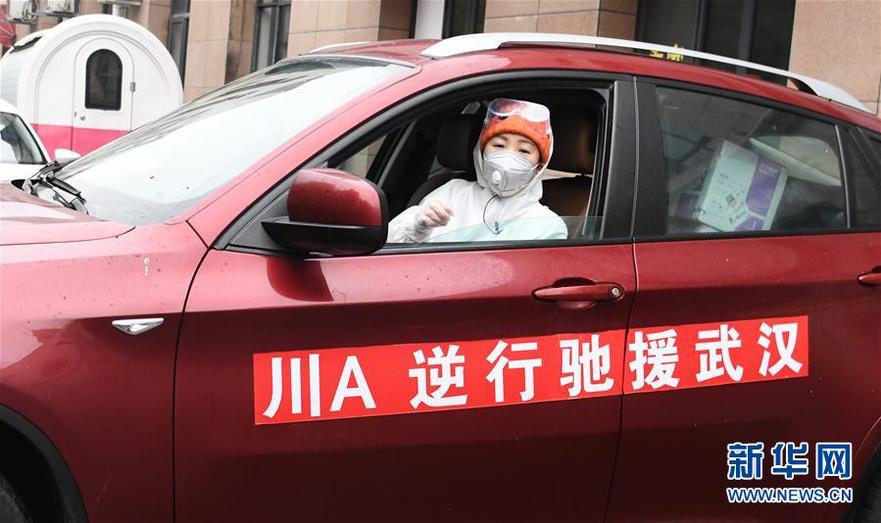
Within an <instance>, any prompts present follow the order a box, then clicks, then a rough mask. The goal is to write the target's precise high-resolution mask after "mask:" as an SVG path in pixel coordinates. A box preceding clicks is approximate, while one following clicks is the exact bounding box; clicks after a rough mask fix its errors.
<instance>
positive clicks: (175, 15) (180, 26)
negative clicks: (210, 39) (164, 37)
mask: <svg viewBox="0 0 881 523" xmlns="http://www.w3.org/2000/svg"><path fill="white" fill-rule="evenodd" d="M189 28H190V0H171V16H170V17H169V19H168V52H169V53H171V57H172V58H173V59H174V63H175V64H177V69H178V71H180V81H181V82H183V81H184V72H185V70H186V66H187V32H188V31H189Z"/></svg>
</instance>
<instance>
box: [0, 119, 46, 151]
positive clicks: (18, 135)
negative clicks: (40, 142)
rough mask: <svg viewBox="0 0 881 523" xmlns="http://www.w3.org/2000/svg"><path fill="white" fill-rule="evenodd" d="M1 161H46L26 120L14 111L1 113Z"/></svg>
mask: <svg viewBox="0 0 881 523" xmlns="http://www.w3.org/2000/svg"><path fill="white" fill-rule="evenodd" d="M0 163H23V164H40V163H45V161H44V160H43V153H41V152H40V148H39V147H38V146H37V144H36V142H35V141H34V139H33V137H32V136H31V133H30V132H29V131H28V129H27V127H25V124H24V122H23V121H22V120H21V118H20V117H18V116H17V115H15V114H12V113H0Z"/></svg>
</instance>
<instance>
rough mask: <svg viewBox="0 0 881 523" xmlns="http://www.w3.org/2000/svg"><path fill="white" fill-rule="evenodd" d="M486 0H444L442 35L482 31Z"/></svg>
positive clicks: (448, 35)
mask: <svg viewBox="0 0 881 523" xmlns="http://www.w3.org/2000/svg"><path fill="white" fill-rule="evenodd" d="M485 14H486V0H444V32H443V37H444V38H449V37H451V36H457V35H464V34H471V33H482V32H483V17H484V15H485Z"/></svg>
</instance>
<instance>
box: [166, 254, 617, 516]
mask: <svg viewBox="0 0 881 523" xmlns="http://www.w3.org/2000/svg"><path fill="white" fill-rule="evenodd" d="M632 271H633V266H632V247H631V246H630V245H603V246H589V247H575V248H562V249H517V250H510V251H490V252H448V253H437V254H428V253H413V254H401V255H382V256H366V257H354V258H332V259H316V260H307V261H298V260H296V259H292V258H283V257H274V256H262V255H257V254H243V253H234V252H226V251H211V252H210V253H209V255H208V256H207V257H206V259H205V262H204V263H203V264H202V266H201V267H200V269H199V272H198V274H197V276H196V279H195V281H194V283H193V287H192V290H191V292H190V297H189V299H188V302H187V312H186V314H187V319H186V321H185V323H184V326H183V329H182V333H181V340H180V347H179V355H178V369H177V389H176V407H175V430H176V432H175V437H176V443H175V449H176V450H175V452H176V457H177V460H176V467H175V470H176V474H177V476H176V480H175V484H176V487H177V497H176V500H177V517H178V518H179V519H180V520H184V521H188V520H193V519H203V520H219V519H231V520H249V521H269V520H277V519H279V518H285V517H295V518H298V519H301V520H303V521H315V520H325V521H342V520H346V521H351V520H377V519H385V518H390V519H397V520H410V521H427V520H463V519H491V520H504V521H526V520H531V521H539V520H540V521H574V520H589V521H594V520H598V519H601V518H602V514H603V509H604V506H605V502H606V496H607V494H608V489H609V482H610V481H611V474H612V465H613V462H614V458H615V446H616V442H617V437H618V428H617V427H618V423H619V409H620V405H621V396H620V395H614V396H608V397H601V398H589V399H584V400H572V401H559V402H549V403H537V404H526V405H515V406H505V407H494V408H481V409H473V410H456V411H446V412H432V413H418V414H407V415H398V416H377V417H367V418H351V419H335V420H322V421H315V422H305V423H290V424H274V425H258V426H255V425H254V421H253V420H254V402H253V387H254V385H253V362H252V357H253V354H254V353H259V352H270V351H287V350H299V349H309V350H311V351H314V352H318V353H321V352H322V351H323V350H329V349H333V348H337V347H365V346H370V345H387V344H400V343H408V344H413V345H414V347H417V348H427V349H429V350H430V349H431V347H433V346H434V344H437V343H441V342H444V341H451V340H475V339H495V338H499V339H505V338H513V337H523V336H526V337H528V336H541V335H546V334H554V333H565V332H594V331H596V332H599V331H605V330H610V329H619V328H621V327H622V326H623V325H625V324H626V320H627V311H628V309H629V304H630V298H628V296H631V294H632V291H633V290H634V288H635V278H634V274H633V272H632ZM574 277H580V278H589V279H591V280H597V281H610V282H616V283H617V284H619V285H620V286H621V288H622V289H624V291H625V298H624V299H622V300H620V301H617V302H612V303H604V304H601V305H598V306H597V307H595V308H593V309H590V310H583V311H561V310H560V309H559V308H557V307H556V306H555V305H554V304H553V303H545V302H539V301H537V300H535V299H534V298H533V297H532V292H533V290H535V289H537V288H541V287H546V286H548V285H550V284H553V283H554V282H555V281H557V280H559V279H564V278H574ZM414 350H415V349H414ZM618 368H619V369H620V367H618ZM616 379H620V376H617V377H616ZM207 427H210V429H209V430H206V428H207ZM243 499H247V500H248V502H247V503H243V502H242V500H243Z"/></svg>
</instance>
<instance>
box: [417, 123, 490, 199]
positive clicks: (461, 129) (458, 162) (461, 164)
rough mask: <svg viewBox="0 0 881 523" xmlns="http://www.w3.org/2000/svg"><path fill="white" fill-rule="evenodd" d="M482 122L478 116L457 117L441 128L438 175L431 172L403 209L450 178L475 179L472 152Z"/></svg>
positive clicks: (437, 149)
mask: <svg viewBox="0 0 881 523" xmlns="http://www.w3.org/2000/svg"><path fill="white" fill-rule="evenodd" d="M482 125H483V120H482V119H481V117H480V116H479V115H470V114H458V115H456V116H454V117H452V118H449V119H448V120H447V121H445V122H444V123H443V124H442V125H441V128H440V130H439V131H438V135H437V148H436V152H437V163H438V164H440V167H441V170H440V172H435V173H432V174H430V175H429V177H428V178H427V179H426V180H425V181H424V182H422V185H420V186H419V188H418V189H416V192H414V193H413V195H412V196H411V197H410V200H409V201H408V202H407V207H411V206H413V205H419V203H420V202H421V201H422V199H423V198H425V196H426V195H428V194H429V193H430V192H431V191H433V190H435V189H437V188H438V187H440V186H441V185H443V184H445V183H447V182H448V181H450V180H452V179H454V178H461V179H464V180H471V181H475V180H477V175H476V174H475V172H474V159H473V157H472V149H473V148H474V144H475V143H477V137H478V136H479V135H480V129H481V127H482Z"/></svg>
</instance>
